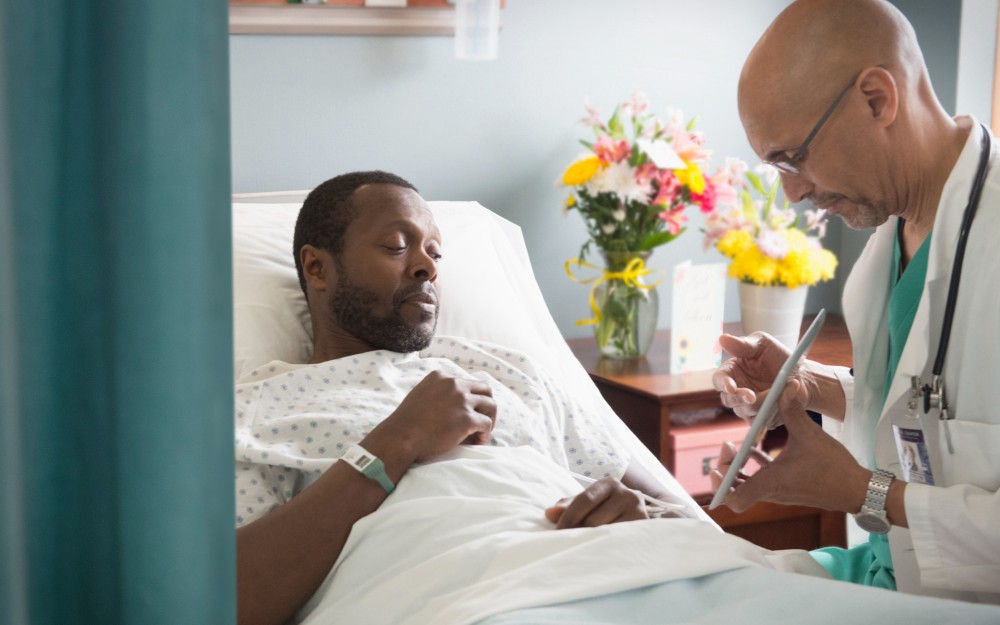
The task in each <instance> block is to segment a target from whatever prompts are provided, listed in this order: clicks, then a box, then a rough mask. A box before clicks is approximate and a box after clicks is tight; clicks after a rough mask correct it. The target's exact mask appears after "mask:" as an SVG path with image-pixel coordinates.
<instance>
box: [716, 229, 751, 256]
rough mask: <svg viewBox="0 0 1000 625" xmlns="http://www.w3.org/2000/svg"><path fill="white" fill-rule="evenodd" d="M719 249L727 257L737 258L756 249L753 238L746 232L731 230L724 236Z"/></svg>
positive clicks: (720, 240)
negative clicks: (753, 248)
mask: <svg viewBox="0 0 1000 625" xmlns="http://www.w3.org/2000/svg"><path fill="white" fill-rule="evenodd" d="M717 247H718V248H719V251H720V252H722V253H723V254H724V255H725V256H728V257H729V258H735V257H736V256H738V255H740V254H743V253H744V252H746V251H747V250H749V249H751V248H752V247H754V244H753V237H751V236H750V233H749V232H747V231H746V230H730V231H729V232H727V233H726V234H724V235H722V238H721V239H719V243H718V245H717Z"/></svg>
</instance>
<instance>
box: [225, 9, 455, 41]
mask: <svg viewBox="0 0 1000 625" xmlns="http://www.w3.org/2000/svg"><path fill="white" fill-rule="evenodd" d="M229 33H230V34H231V35H403V36H405V35H424V36H426V35H431V36H451V35H454V33H455V9H454V8H453V7H450V6H447V7H441V6H439V7H429V6H420V7H407V8H381V7H363V6H336V5H322V4H318V5H317V4H236V3H231V4H230V5H229Z"/></svg>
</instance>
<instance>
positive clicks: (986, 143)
mask: <svg viewBox="0 0 1000 625" xmlns="http://www.w3.org/2000/svg"><path fill="white" fill-rule="evenodd" d="M979 126H980V128H981V129H982V131H983V141H982V148H981V151H980V155H979V167H978V169H977V170H976V178H975V180H973V182H972V190H971V191H970V192H969V203H968V204H966V206H965V212H964V213H963V214H962V224H961V227H960V228H959V231H958V245H957V246H956V247H955V260H954V262H953V263H952V266H951V279H950V281H949V283H948V299H947V301H946V303H945V309H944V320H943V322H942V324H941V338H940V341H939V342H938V351H937V356H936V357H935V358H934V368H933V369H932V370H931V374H932V377H931V382H930V383H927V384H924V387H923V396H924V413H925V414H926V413H928V412H930V409H931V406H932V405H936V406H937V407H940V409H941V418H942V419H944V420H945V421H947V420H948V419H949V418H950V417H949V415H948V401H947V396H946V395H945V392H944V382H943V380H942V378H941V372H942V371H943V370H944V359H945V356H946V355H947V354H948V342H949V340H950V339H951V324H952V320H953V319H954V316H955V304H956V302H957V300H958V287H959V283H960V282H961V279H962V262H963V260H964V259H965V245H966V243H967V242H968V240H969V232H970V231H971V230H972V220H973V218H974V217H975V216H976V210H977V209H978V208H979V198H980V196H981V195H982V194H983V187H984V186H986V174H987V173H988V171H989V164H990V153H991V152H992V149H993V146H992V143H991V141H990V133H989V131H988V130H987V129H986V126H985V125H983V124H981V123H980V124H979ZM950 442H951V441H950V440H949V448H950Z"/></svg>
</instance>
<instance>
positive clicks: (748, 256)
mask: <svg viewBox="0 0 1000 625" xmlns="http://www.w3.org/2000/svg"><path fill="white" fill-rule="evenodd" d="M729 275H730V276H732V277H734V278H736V279H738V280H747V281H750V282H753V283H755V284H763V285H771V284H774V283H775V281H776V280H777V278H778V261H776V260H774V259H773V258H771V257H769V256H765V255H764V254H762V253H761V251H760V250H759V249H757V248H756V247H751V248H750V249H747V250H746V251H744V252H743V253H741V254H739V255H737V256H735V257H733V262H731V263H730V264H729Z"/></svg>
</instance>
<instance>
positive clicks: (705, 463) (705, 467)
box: [701, 456, 719, 475]
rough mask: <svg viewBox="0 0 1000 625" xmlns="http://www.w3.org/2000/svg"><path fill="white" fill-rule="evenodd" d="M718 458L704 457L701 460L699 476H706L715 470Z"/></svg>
mask: <svg viewBox="0 0 1000 625" xmlns="http://www.w3.org/2000/svg"><path fill="white" fill-rule="evenodd" d="M718 459H719V457H718V456H705V457H704V458H702V459H701V474H702V475H708V474H709V473H711V472H712V469H714V468H715V462H714V461H715V460H718Z"/></svg>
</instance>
